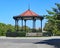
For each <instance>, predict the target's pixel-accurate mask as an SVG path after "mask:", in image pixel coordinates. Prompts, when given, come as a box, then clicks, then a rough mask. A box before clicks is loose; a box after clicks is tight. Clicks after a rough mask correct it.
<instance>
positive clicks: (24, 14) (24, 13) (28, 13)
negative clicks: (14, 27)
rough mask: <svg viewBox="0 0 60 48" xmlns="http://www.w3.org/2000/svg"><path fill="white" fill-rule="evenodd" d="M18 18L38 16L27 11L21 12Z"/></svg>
mask: <svg viewBox="0 0 60 48" xmlns="http://www.w3.org/2000/svg"><path fill="white" fill-rule="evenodd" d="M20 16H39V15H38V14H36V13H35V12H33V11H31V10H30V9H28V10H27V11H25V12H23V13H22V14H21V15H20Z"/></svg>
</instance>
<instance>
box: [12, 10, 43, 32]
mask: <svg viewBox="0 0 60 48" xmlns="http://www.w3.org/2000/svg"><path fill="white" fill-rule="evenodd" d="M13 19H14V20H15V29H16V31H18V30H19V28H18V22H19V20H21V21H22V22H21V26H22V31H23V20H24V23H25V31H26V21H27V20H32V21H33V32H35V29H36V27H35V24H36V20H40V21H41V24H40V25H41V32H42V20H43V19H44V17H43V16H40V15H38V14H36V13H35V12H33V11H32V10H30V9H28V10H27V11H25V12H23V13H22V14H20V15H18V16H13Z"/></svg>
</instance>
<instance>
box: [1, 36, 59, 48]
mask: <svg viewBox="0 0 60 48" xmlns="http://www.w3.org/2000/svg"><path fill="white" fill-rule="evenodd" d="M49 39H60V37H21V38H19V37H15V38H13V37H12V38H9V37H0V48H55V46H54V45H49V44H40V43H38V42H42V41H44V40H49ZM35 43H38V44H35Z"/></svg>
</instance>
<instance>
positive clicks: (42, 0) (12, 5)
mask: <svg viewBox="0 0 60 48" xmlns="http://www.w3.org/2000/svg"><path fill="white" fill-rule="evenodd" d="M55 3H60V0H0V22H2V23H5V24H12V25H14V24H15V22H14V20H13V16H16V15H19V14H21V13H23V12H24V11H26V10H27V9H28V5H29V4H30V9H31V10H32V11H34V12H36V13H37V14H39V15H46V14H47V12H46V10H47V9H48V10H51V8H52V7H56V6H55ZM46 21H47V20H46V19H44V20H43V27H44V25H45V23H46ZM19 25H20V26H21V21H19ZM27 26H29V27H31V28H32V21H29V20H28V21H27ZM39 27H40V21H39V20H38V21H36V28H39Z"/></svg>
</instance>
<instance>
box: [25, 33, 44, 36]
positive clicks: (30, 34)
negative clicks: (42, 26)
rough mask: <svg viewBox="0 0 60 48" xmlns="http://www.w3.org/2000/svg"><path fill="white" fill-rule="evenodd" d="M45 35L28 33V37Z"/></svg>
mask: <svg viewBox="0 0 60 48" xmlns="http://www.w3.org/2000/svg"><path fill="white" fill-rule="evenodd" d="M42 35H43V33H26V36H42Z"/></svg>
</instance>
